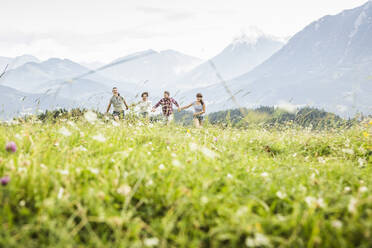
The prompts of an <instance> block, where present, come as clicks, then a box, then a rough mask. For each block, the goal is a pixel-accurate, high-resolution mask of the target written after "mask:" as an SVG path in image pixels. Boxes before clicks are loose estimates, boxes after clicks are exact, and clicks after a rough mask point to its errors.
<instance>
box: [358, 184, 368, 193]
mask: <svg viewBox="0 0 372 248" xmlns="http://www.w3.org/2000/svg"><path fill="white" fill-rule="evenodd" d="M367 191H368V188H367V187H366V186H362V187H360V188H359V192H360V193H364V192H367Z"/></svg>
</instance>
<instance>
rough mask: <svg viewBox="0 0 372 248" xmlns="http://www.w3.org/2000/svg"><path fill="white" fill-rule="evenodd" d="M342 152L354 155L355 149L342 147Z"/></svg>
mask: <svg viewBox="0 0 372 248" xmlns="http://www.w3.org/2000/svg"><path fill="white" fill-rule="evenodd" d="M342 152H343V153H346V154H349V155H353V154H354V150H353V149H342Z"/></svg>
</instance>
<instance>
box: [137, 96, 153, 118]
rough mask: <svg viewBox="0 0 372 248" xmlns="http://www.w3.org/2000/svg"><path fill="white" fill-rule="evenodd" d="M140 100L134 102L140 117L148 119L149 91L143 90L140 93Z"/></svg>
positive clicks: (149, 107) (149, 108)
mask: <svg viewBox="0 0 372 248" xmlns="http://www.w3.org/2000/svg"><path fill="white" fill-rule="evenodd" d="M141 97H142V100H141V101H139V102H138V103H137V104H136V107H138V112H139V115H140V117H142V118H145V119H148V118H149V116H150V111H151V101H149V93H148V92H143V93H142V94H141Z"/></svg>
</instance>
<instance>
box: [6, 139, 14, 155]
mask: <svg viewBox="0 0 372 248" xmlns="http://www.w3.org/2000/svg"><path fill="white" fill-rule="evenodd" d="M5 150H6V151H8V152H13V153H14V152H16V151H17V145H16V143H14V142H13V141H11V142H9V143H8V144H6V146H5Z"/></svg>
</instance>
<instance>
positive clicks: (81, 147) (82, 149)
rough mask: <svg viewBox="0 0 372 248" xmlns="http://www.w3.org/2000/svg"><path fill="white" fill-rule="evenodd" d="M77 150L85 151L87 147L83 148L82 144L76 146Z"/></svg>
mask: <svg viewBox="0 0 372 248" xmlns="http://www.w3.org/2000/svg"><path fill="white" fill-rule="evenodd" d="M77 150H78V151H81V152H86V151H87V148H85V147H84V146H79V147H78V148H77Z"/></svg>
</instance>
